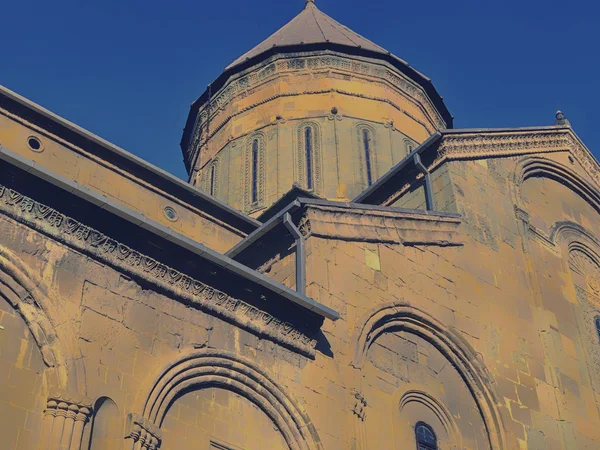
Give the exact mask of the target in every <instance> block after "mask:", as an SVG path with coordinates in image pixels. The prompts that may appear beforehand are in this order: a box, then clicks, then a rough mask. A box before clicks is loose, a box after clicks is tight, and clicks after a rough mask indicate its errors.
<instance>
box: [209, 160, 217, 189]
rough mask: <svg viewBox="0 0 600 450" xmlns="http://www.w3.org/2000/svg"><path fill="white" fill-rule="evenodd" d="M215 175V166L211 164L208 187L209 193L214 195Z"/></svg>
mask: <svg viewBox="0 0 600 450" xmlns="http://www.w3.org/2000/svg"><path fill="white" fill-rule="evenodd" d="M216 177H217V167H216V166H215V165H214V164H213V165H212V166H211V167H210V189H209V194H210V195H215V182H216Z"/></svg>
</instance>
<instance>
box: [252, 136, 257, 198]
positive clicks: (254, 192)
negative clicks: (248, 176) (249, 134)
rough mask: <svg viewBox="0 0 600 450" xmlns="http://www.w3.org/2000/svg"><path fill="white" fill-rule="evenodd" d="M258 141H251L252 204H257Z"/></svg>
mask: <svg viewBox="0 0 600 450" xmlns="http://www.w3.org/2000/svg"><path fill="white" fill-rule="evenodd" d="M258 158H259V155H258V139H254V141H252V204H255V203H258Z"/></svg>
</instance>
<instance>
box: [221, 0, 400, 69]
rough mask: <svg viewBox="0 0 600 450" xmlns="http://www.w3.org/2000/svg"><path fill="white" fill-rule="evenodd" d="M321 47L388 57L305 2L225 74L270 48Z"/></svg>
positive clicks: (308, 2)
mask: <svg viewBox="0 0 600 450" xmlns="http://www.w3.org/2000/svg"><path fill="white" fill-rule="evenodd" d="M325 43H329V44H338V45H344V46H347V47H355V48H359V49H364V50H370V51H374V52H377V53H383V54H386V55H387V54H389V52H388V51H387V50H385V49H384V48H382V47H380V46H379V45H377V44H374V43H373V42H371V41H369V40H368V39H366V38H364V37H362V36H361V35H360V34H358V33H355V32H354V31H352V30H351V29H349V28H348V27H346V26H344V25H342V24H341V23H339V22H338V21H336V20H334V19H332V18H331V17H329V16H328V15H327V14H325V13H323V12H322V11H321V10H320V9H319V8H317V7H316V5H315V3H314V1H312V0H308V1H307V2H306V6H305V7H304V9H303V10H302V12H301V13H300V14H298V15H297V16H296V17H294V18H293V19H292V20H291V21H290V22H288V23H287V24H286V25H284V26H283V27H282V28H280V29H279V30H278V31H276V32H275V33H273V34H272V35H271V36H269V37H268V38H267V39H265V40H264V41H263V42H261V43H260V44H258V45H257V46H256V47H254V48H253V49H252V50H250V51H248V52H246V53H245V54H243V55H242V56H240V57H239V58H238V59H236V60H235V61H234V62H232V63H231V64H230V65H229V66H228V67H227V68H226V69H225V70H229V69H231V68H233V67H235V66H237V65H238V64H241V63H243V62H244V61H246V60H248V59H250V58H254V57H255V56H258V55H260V54H261V53H264V52H266V51H268V50H270V49H272V48H273V47H289V46H297V45H308V44H325Z"/></svg>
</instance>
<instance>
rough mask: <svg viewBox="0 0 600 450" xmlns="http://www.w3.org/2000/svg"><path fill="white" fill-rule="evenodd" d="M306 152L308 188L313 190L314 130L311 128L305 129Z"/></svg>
mask: <svg viewBox="0 0 600 450" xmlns="http://www.w3.org/2000/svg"><path fill="white" fill-rule="evenodd" d="M304 150H305V153H306V187H307V189H308V190H311V189H312V188H313V165H312V162H313V161H312V160H313V130H312V128H311V127H306V128H305V129H304Z"/></svg>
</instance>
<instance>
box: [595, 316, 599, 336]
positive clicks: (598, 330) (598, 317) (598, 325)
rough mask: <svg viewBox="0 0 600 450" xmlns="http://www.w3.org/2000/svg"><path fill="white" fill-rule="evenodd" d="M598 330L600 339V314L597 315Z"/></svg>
mask: <svg viewBox="0 0 600 450" xmlns="http://www.w3.org/2000/svg"><path fill="white" fill-rule="evenodd" d="M595 322H596V332H597V333H598V339H599V340H600V316H596V320H595Z"/></svg>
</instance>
